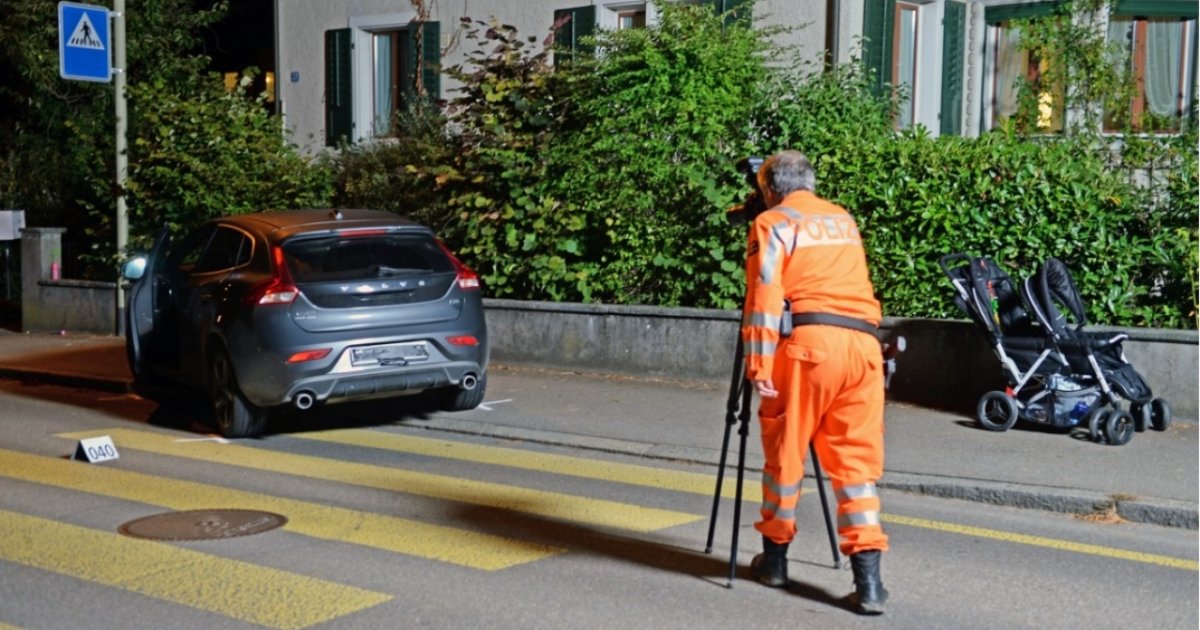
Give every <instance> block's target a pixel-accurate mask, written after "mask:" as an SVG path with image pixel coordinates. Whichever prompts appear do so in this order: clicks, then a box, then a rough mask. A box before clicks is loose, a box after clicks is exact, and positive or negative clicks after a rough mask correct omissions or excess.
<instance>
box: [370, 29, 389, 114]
mask: <svg viewBox="0 0 1200 630" xmlns="http://www.w3.org/2000/svg"><path fill="white" fill-rule="evenodd" d="M372 39H373V40H374V44H375V135H383V134H386V133H387V132H388V130H389V129H390V128H391V124H392V75H393V69H392V34H391V33H381V34H378V35H375V36H373V37H372Z"/></svg>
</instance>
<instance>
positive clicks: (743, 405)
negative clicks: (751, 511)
mask: <svg viewBox="0 0 1200 630" xmlns="http://www.w3.org/2000/svg"><path fill="white" fill-rule="evenodd" d="M881 346H882V347H881V350H882V351H883V373H884V381H883V388H884V390H885V391H886V390H887V389H888V388H889V387H890V385H891V381H892V375H893V374H895V372H896V357H898V356H899V355H900V353H901V352H904V350H905V349H906V346H907V342H906V341H905V339H904V337H902V336H896V337H895V338H893V339H892V340H891V341H889V342H886V343H883V342H881ZM745 358H746V357H745V346H744V343H743V341H742V335H741V332H740V331H739V332H738V335H737V349H736V350H735V351H734V360H733V374H732V375H731V376H730V379H729V398H728V399H727V400H726V403H725V436H724V438H723V439H722V441H721V462H720V465H719V468H718V469H717V485H716V489H715V490H714V491H713V503H712V515H711V516H710V517H709V521H708V540H707V542H706V543H705V546H704V553H712V546H713V535H714V533H715V531H716V528H717V509H718V508H719V507H720V504H721V486H722V485H723V483H724V481H725V464H726V461H727V457H728V454H729V435H730V432H731V431H732V430H733V425H735V424H737V425H738V436H739V444H738V466H737V488H736V489H735V490H734V501H733V536H732V537H733V540H732V542H731V543H730V548H729V583H728V587H729V588H733V581H734V579H736V577H737V546H738V530H739V529H740V528H741V517H742V484H743V482H744V480H745V473H746V438H747V436H749V434H750V408H751V404H750V403H751V398H752V395H753V393H754V388H753V387H751V386H750V382H749V381H748V380H747V379H746V376H745V365H744V363H745ZM808 456H809V460H810V461H811V462H812V466H813V477H814V478H815V479H816V482H817V493H818V494H819V495H820V496H821V513H822V514H823V515H824V516H825V531H826V533H828V534H829V550H830V552H831V553H832V554H833V568H835V569H840V568H842V567H843V566H845V565H844V561H843V559H842V554H841V552H840V551H839V550H838V545H837V532H836V531H835V530H834V527H833V516H832V515H831V514H830V513H829V497H828V496H826V494H825V478H824V475H823V474H822V473H821V460H820V459H818V458H817V451H816V450H815V449H814V448H813V445H812V443H811V442H809V445H808Z"/></svg>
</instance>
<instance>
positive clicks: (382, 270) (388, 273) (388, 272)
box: [375, 265, 433, 278]
mask: <svg viewBox="0 0 1200 630" xmlns="http://www.w3.org/2000/svg"><path fill="white" fill-rule="evenodd" d="M431 273H433V271H431V270H429V269H413V268H412V267H389V266H387V265H378V266H376V268H375V277H377V278H390V277H393V276H416V275H421V276H424V275H429V274H431Z"/></svg>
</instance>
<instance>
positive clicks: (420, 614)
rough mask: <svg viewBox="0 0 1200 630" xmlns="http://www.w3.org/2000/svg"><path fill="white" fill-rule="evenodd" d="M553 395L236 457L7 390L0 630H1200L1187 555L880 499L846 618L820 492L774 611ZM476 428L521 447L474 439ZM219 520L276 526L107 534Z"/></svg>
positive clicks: (671, 491)
mask: <svg viewBox="0 0 1200 630" xmlns="http://www.w3.org/2000/svg"><path fill="white" fill-rule="evenodd" d="M566 387H567V385H565V384H563V383H558V384H556V383H555V381H554V379H547V378H546V377H545V375H539V374H535V373H508V374H505V375H504V376H503V377H502V378H496V379H494V380H493V381H492V388H491V391H490V394H489V396H488V403H487V404H486V405H485V407H484V408H481V409H479V410H476V411H474V412H471V414H467V415H466V417H464V416H463V415H462V414H455V415H453V416H449V415H443V414H422V413H417V412H413V411H411V410H408V411H406V410H405V409H404V408H401V407H400V406H398V405H396V404H394V403H388V404H382V403H379V404H374V405H357V406H345V407H330V408H328V409H325V410H322V411H321V412H319V413H317V414H310V415H304V416H295V415H291V414H286V415H283V416H282V417H280V418H278V419H277V421H276V422H275V423H274V424H273V425H272V429H273V433H272V434H270V435H268V436H267V437H265V438H264V439H261V440H241V441H237V442H236V443H226V442H224V441H221V440H216V439H211V436H209V435H208V434H207V433H206V429H205V427H204V426H203V423H202V422H203V420H204V417H205V416H204V412H203V410H202V408H201V407H198V406H195V405H188V404H175V405H168V406H159V405H157V404H155V403H153V402H150V401H145V400H141V399H138V398H136V397H133V396H129V395H122V394H113V393H104V392H96V391H90V390H82V389H70V388H63V387H56V386H44V385H43V386H39V385H36V384H22V383H17V382H14V381H0V418H3V420H2V421H0V530H3V531H4V532H5V535H4V536H2V537H0V575H3V576H4V579H2V580H0V625H2V624H9V625H12V626H15V627H21V628H63V627H82V628H117V627H120V628H163V627H173V628H179V629H181V630H186V629H191V628H197V629H199V628H206V629H207V628H248V627H272V628H303V627H329V628H334V627H336V628H396V627H404V628H409V627H412V628H419V627H429V628H461V627H486V628H523V629H524V628H562V627H572V628H605V629H608V628H613V627H626V628H656V629H661V628H722V627H745V628H760V627H761V628H777V627H779V625H780V623H781V622H782V623H788V624H797V625H800V626H806V627H821V628H867V627H870V628H883V627H886V628H1083V627H1086V628H1135V629H1136V628H1154V629H1156V630H1157V629H1162V628H1195V627H1197V625H1198V623H1200V619H1198V612H1197V592H1198V590H1200V580H1198V565H1197V562H1196V560H1197V553H1198V542H1197V537H1196V533H1195V531H1193V530H1186V529H1179V528H1167V527H1158V526H1153V525H1144V524H1134V523H1126V522H1121V521H1120V519H1116V518H1112V517H1111V515H1109V516H1107V517H1106V516H1105V515H1097V516H1094V517H1091V518H1086V519H1085V518H1077V517H1072V516H1068V515H1063V514H1055V513H1050V512H1045V511H1035V510H1022V509H1016V508H1007V507H998V506H992V505H985V504H981V503H975V502H965V501H955V500H946V499H936V498H930V497H926V496H919V495H912V494H908V493H903V492H897V491H887V490H885V491H884V492H883V501H884V508H885V512H886V515H885V527H886V528H887V530H888V532H889V534H890V535H891V537H892V545H893V549H892V551H890V552H889V553H888V554H887V555H886V556H885V564H884V577H885V580H886V582H887V585H888V587H889V589H891V591H892V594H893V597H892V601H891V602H890V610H889V613H888V615H886V616H885V617H883V618H860V617H857V616H855V615H853V614H851V613H850V612H848V611H847V610H845V609H844V607H843V603H842V601H841V597H842V596H843V595H845V594H846V593H847V592H849V589H850V584H851V576H850V573H849V572H848V571H846V570H838V569H834V568H833V567H832V558H831V555H830V550H829V541H828V539H827V538H826V537H825V533H824V526H823V520H822V515H821V513H820V502H819V501H818V500H817V496H816V494H815V492H814V493H812V494H810V495H807V497H806V498H805V500H803V501H802V507H801V512H800V515H799V517H798V519H799V522H800V523H801V526H802V527H804V528H805V530H804V533H803V535H802V536H801V537H800V539H799V540H798V541H797V542H796V543H795V544H794V545H793V547H792V550H791V553H790V554H789V557H790V559H791V567H790V570H791V575H792V579H793V581H794V584H793V585H792V586H791V587H789V588H788V589H786V590H776V589H768V588H766V587H762V586H759V585H757V584H755V583H753V582H750V581H748V580H746V579H739V580H738V581H736V582H735V583H734V585H733V588H729V587H728V584H727V572H728V560H729V556H730V548H731V547H730V541H731V538H732V533H733V532H732V509H733V501H732V500H730V499H722V501H721V513H720V518H719V520H718V523H717V528H716V532H717V535H716V539H715V545H714V550H713V552H712V553H711V554H705V553H704V543H705V538H706V534H707V530H708V517H709V508H710V506H711V501H712V488H713V481H714V479H715V477H714V474H715V469H714V468H713V467H712V466H711V465H706V464H699V463H691V462H689V461H685V460H687V459H688V458H683V457H681V458H676V459H674V460H671V459H670V458H665V457H660V456H658V455H659V454H657V453H656V456H654V457H647V456H645V455H644V454H632V453H628V452H625V451H624V450H622V448H617V447H623V446H628V445H630V444H637V443H642V444H646V445H655V444H657V445H659V446H661V447H662V448H663V449H665V448H666V445H664V444H663V443H661V442H659V441H658V440H656V439H654V437H655V436H654V435H652V434H650V433H647V434H646V435H644V436H641V437H643V438H644V440H645V441H644V442H642V441H641V440H634V439H621V440H616V439H611V438H606V437H605V435H606V434H607V433H609V432H601V431H596V432H594V433H591V434H590V435H589V433H587V432H586V431H584V428H585V427H586V426H587V423H588V422H599V421H609V422H612V421H614V420H613V419H612V412H613V411H622V412H624V413H628V409H629V408H628V407H627V406H625V405H626V403H623V402H622V401H620V400H615V399H611V398H612V397H613V394H611V393H609V394H607V396H609V397H610V400H609V401H608V403H607V407H605V405H604V401H603V400H590V399H587V398H586V397H585V396H584V395H583V394H579V393H576V394H575V395H574V397H573V399H567V400H554V399H553V398H551V400H552V401H553V404H549V403H547V402H546V401H545V397H536V398H537V400H539V401H540V402H539V403H537V404H536V405H531V404H527V403H523V402H522V400H524V399H526V398H529V397H531V394H530V392H536V391H541V390H542V389H543V388H546V390H545V391H563V390H565V388H566ZM556 388H557V389H556ZM621 389H622V390H629V392H630V393H629V394H628V395H631V396H635V397H636V403H637V405H638V408H640V409H643V410H644V411H643V412H639V414H644V415H645V418H646V421H647V422H648V423H650V424H651V425H653V424H658V425H659V428H658V429H649V428H648V429H646V430H647V431H652V432H654V431H658V430H660V429H662V428H663V427H662V426H661V425H662V424H666V423H670V422H673V421H674V422H678V421H677V420H676V419H677V418H679V417H680V414H682V413H685V412H690V411H689V409H688V408H687V407H686V405H685V404H684V403H680V402H678V401H677V400H675V399H671V400H670V401H663V400H661V399H656V398H655V396H654V394H653V392H654V391H656V389H655V387H648V388H647V387H643V386H641V385H638V386H633V385H630V387H625V388H621ZM623 395H624V394H622V396H623ZM713 395H714V392H712V391H708V392H707V393H705V391H704V390H703V389H701V390H696V391H695V392H694V395H693V396H684V397H683V398H684V399H690V398H695V399H696V404H697V405H698V406H703V407H705V408H707V406H708V405H707V403H706V401H707V397H710V396H713ZM715 395H717V396H718V398H719V397H720V392H719V391H718V392H715ZM665 403H670V404H665ZM701 403H705V404H703V405H701ZM545 405H548V406H545ZM605 408H606V409H607V411H600V409H605ZM539 410H540V411H539ZM654 410H656V411H654ZM551 411H554V413H553V414H552V413H550V412H551ZM695 413H701V410H697V411H695ZM705 413H707V411H705ZM486 414H492V415H490V416H488V415H486ZM541 414H545V415H546V416H551V415H557V417H560V418H561V419H562V420H561V421H562V422H569V423H570V424H571V425H572V426H574V427H575V429H574V432H573V433H572V435H576V436H578V439H576V440H573V442H575V443H574V444H573V445H564V444H561V443H560V444H554V443H551V442H554V440H549V439H545V440H543V439H539V436H547V437H548V436H551V435H558V436H561V435H564V434H565V433H566V432H565V431H564V430H563V429H565V428H566V427H552V428H554V430H553V431H551V430H550V428H548V425H547V424H546V422H547V421H546V420H538V419H537V418H536V416H538V415H541ZM472 418H474V420H472ZM481 418H488V419H489V420H490V423H491V426H509V427H511V428H512V433H513V435H512V436H510V437H500V436H496V435H480V434H475V435H472V434H470V431H469V430H468V429H469V427H471V426H472V423H473V422H482V421H481V420H480V419H481ZM639 419H641V418H639ZM705 422H706V423H707V420H705ZM524 423H528V426H521V425H522V424H524ZM679 424H680V425H685V424H687V423H682V422H679ZM439 426H449V427H454V428H456V430H454V431H451V432H447V431H443V430H437V427H439ZM704 426H708V425H707V424H705V425H704ZM714 429H715V430H713V431H712V432H711V434H709V435H697V436H696V440H697V443H698V446H697V448H699V445H702V444H706V443H708V441H709V440H713V441H715V442H719V440H720V429H721V425H720V414H719V413H718V414H717V424H716V426H715V427H714ZM95 435H106V436H109V437H110V438H111V439H112V440H113V442H114V444H115V445H116V447H117V448H118V450H119V454H120V456H119V457H118V458H117V459H115V460H112V461H107V462H103V463H98V464H87V463H83V462H78V461H70V460H68V459H66V457H65V456H67V455H68V454H69V453H70V452H71V451H72V449H73V448H74V446H75V445H76V444H77V441H78V440H79V439H81V438H84V437H88V436H95ZM521 436H524V437H523V438H521V439H512V438H519V437H521ZM630 437H638V436H637V435H634V436H630ZM1009 437H1012V436H1009ZM1043 437H1045V436H1043ZM1053 437H1055V438H1056V439H1062V440H1069V439H1070V438H1067V437H1064V436H1053ZM585 438H592V439H590V440H589V439H585ZM605 440H608V441H607V442H606V441H605ZM606 444H607V445H608V446H610V447H612V448H604V445H606ZM674 448H679V445H676V446H675V447H674ZM1097 448H1098V447H1097ZM1110 450H1115V449H1110ZM751 478H753V475H749V477H748V483H747V484H746V486H745V488H746V493H747V502H746V504H744V506H743V510H742V513H741V515H742V519H741V527H740V528H739V532H738V534H739V544H738V547H737V550H738V559H739V565H740V566H743V567H744V566H745V565H746V564H747V563H748V562H749V559H750V557H751V556H752V555H753V553H755V552H756V550H757V547H758V539H757V536H756V535H755V532H754V530H753V529H752V527H751V526H750V523H751V522H752V521H753V518H754V512H755V508H754V505H753V499H754V496H755V492H756V491H755V488H754V486H755V484H754V483H753V481H751V480H750V479H751ZM806 489H808V490H811V487H809V488H806ZM214 508H230V509H232V508H238V509H255V510H262V511H265V512H268V513H273V514H280V515H282V516H284V517H286V518H287V523H286V524H285V525H283V526H282V527H280V528H278V529H273V530H270V531H266V532H263V533H257V534H254V535H249V536H241V537H234V538H222V539H217V540H202V541H175V542H158V541H148V540H144V539H137V538H132V537H129V536H124V535H121V534H119V533H118V532H117V529H118V527H120V526H121V525H122V524H126V523H129V522H131V521H133V520H136V519H139V518H142V517H146V516H151V515H156V514H162V513H167V512H179V511H183V510H189V509H214ZM745 573H746V572H745V571H744V570H743V569H739V576H741V577H743V578H744V577H745ZM781 620H782V621H781Z"/></svg>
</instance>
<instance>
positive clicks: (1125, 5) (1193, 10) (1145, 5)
mask: <svg viewBox="0 0 1200 630" xmlns="http://www.w3.org/2000/svg"><path fill="white" fill-rule="evenodd" d="M1197 13H1198V10H1197V4H1196V1H1195V0H1117V6H1116V8H1115V9H1113V15H1133V16H1137V17H1184V18H1195V17H1196V15H1197Z"/></svg>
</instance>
